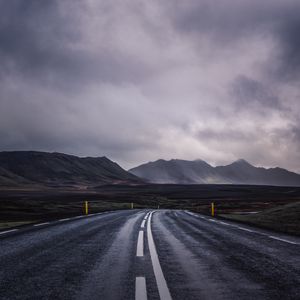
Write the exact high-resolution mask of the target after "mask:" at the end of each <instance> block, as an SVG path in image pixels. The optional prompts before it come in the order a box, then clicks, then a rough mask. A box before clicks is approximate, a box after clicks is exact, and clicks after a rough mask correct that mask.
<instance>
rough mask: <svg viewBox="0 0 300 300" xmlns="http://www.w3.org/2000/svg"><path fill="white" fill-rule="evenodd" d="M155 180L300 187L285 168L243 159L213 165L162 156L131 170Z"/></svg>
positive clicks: (294, 175)
mask: <svg viewBox="0 0 300 300" xmlns="http://www.w3.org/2000/svg"><path fill="white" fill-rule="evenodd" d="M129 172H131V173H132V174H134V175H136V176H138V177H140V178H142V179H144V180H146V181H148V182H151V183H161V184H162V183H164V184H254V185H278V186H300V175H299V174H297V173H293V172H290V171H287V170H285V169H282V168H269V169H266V168H262V167H255V166H253V165H251V164H250V163H248V162H247V161H245V160H243V159H239V160H237V161H235V162H233V163H232V164H229V165H226V166H217V167H213V166H211V165H209V164H208V163H206V162H205V161H203V160H195V161H188V160H180V159H172V160H169V161H166V160H163V159H159V160H157V161H155V162H149V163H146V164H142V165H140V166H138V167H136V168H132V169H130V170H129Z"/></svg>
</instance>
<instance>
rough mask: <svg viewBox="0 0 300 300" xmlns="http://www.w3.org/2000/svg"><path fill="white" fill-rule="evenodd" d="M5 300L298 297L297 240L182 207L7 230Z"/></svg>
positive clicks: (1, 258) (1, 276) (0, 255)
mask: <svg viewBox="0 0 300 300" xmlns="http://www.w3.org/2000/svg"><path fill="white" fill-rule="evenodd" d="M0 299H1V300H4V299H9V300H12V299H22V300H25V299H30V300H34V299H38V300H42V299H55V300H59V299H88V300H90V299H91V300H93V299H122V300H123V299H137V300H144V299H166V300H169V299H174V300H175V299H178V300H179V299H180V300H183V299H214V300H215V299H230V300H234V299H239V300H240V299H242V300H243V299H255V300H258V299H300V239H299V238H296V237H291V236H286V235H282V234H274V233H271V232H268V231H265V230H260V229H257V228H253V227H249V226H246V225H240V224H238V223H234V222H229V221H226V222H225V221H220V220H217V219H212V218H210V217H206V216H201V215H195V214H193V213H190V212H185V211H171V210H159V211H141V210H127V211H117V212H109V213H102V214H96V215H92V216H88V217H83V218H77V219H74V218H73V219H63V220H59V221H57V222H51V223H42V224H36V225H35V226H28V227H25V228H22V229H18V230H12V231H7V232H0Z"/></svg>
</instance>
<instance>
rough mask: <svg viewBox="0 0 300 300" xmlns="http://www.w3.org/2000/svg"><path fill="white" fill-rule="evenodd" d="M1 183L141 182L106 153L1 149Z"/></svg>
mask: <svg viewBox="0 0 300 300" xmlns="http://www.w3.org/2000/svg"><path fill="white" fill-rule="evenodd" d="M0 168H1V174H0V186H1V185H7V182H15V184H16V185H17V184H23V183H24V182H30V183H37V184H39V185H47V186H66V185H68V186H92V185H101V184H119V183H121V184H131V183H142V180H141V179H139V178H137V177H136V176H134V175H133V174H131V173H129V172H127V171H125V170H124V169H122V168H121V167H120V166H119V165H118V164H117V163H115V162H113V161H111V160H109V159H108V158H107V157H78V156H74V155H68V154H64V153H58V152H53V153H49V152H39V151H13V152H8V151H6V152H0Z"/></svg>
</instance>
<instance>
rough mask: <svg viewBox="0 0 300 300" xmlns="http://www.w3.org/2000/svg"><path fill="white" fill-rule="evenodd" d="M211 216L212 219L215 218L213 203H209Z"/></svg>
mask: <svg viewBox="0 0 300 300" xmlns="http://www.w3.org/2000/svg"><path fill="white" fill-rule="evenodd" d="M211 216H212V217H214V216H215V203H214V202H212V203H211Z"/></svg>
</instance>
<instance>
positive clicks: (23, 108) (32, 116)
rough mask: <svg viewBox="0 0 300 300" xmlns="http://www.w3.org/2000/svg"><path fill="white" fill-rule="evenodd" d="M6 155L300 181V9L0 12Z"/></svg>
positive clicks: (6, 5) (133, 5) (130, 4)
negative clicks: (236, 164)
mask: <svg viewBox="0 0 300 300" xmlns="http://www.w3.org/2000/svg"><path fill="white" fill-rule="evenodd" d="M0 14H1V16H0V66H1V67H0V141H1V142H0V150H28V149H33V150H45V151H61V152H67V153H73V154H77V155H84V156H85V155H93V156H102V155H106V156H108V157H110V158H111V159H113V160H116V161H118V162H119V163H120V164H121V165H122V166H124V167H126V168H129V167H133V166H135V165H137V164H139V163H142V162H145V161H149V160H156V159H158V158H165V159H169V158H183V159H197V158H201V159H204V160H207V161H208V162H209V163H212V164H226V163H228V162H231V161H232V160H234V159H238V158H245V159H246V160H249V161H250V162H252V163H253V164H256V165H263V166H277V165H278V166H281V167H285V168H289V169H291V170H294V171H297V172H300V151H299V150H300V102H299V96H300V88H299V80H300V36H299V31H300V21H299V20H300V3H299V1H296V0H281V1H279V0H266V1H263V2H262V1H259V0H251V1H250V0H247V1H246V0H242V1H240V0H226V1H221V0H220V1H217V0H214V1H212V0H199V1H193V0H186V1H179V0H178V1H176V0H173V1H171V0H166V1H158V0H154V1H142V0H116V1H110V2H109V1H96V0H89V1H79V0H78V1H74V0H59V1H58V0H56V1H54V0H53V1H39V0H26V1H25V0H10V1H5V0H2V1H0Z"/></svg>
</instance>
